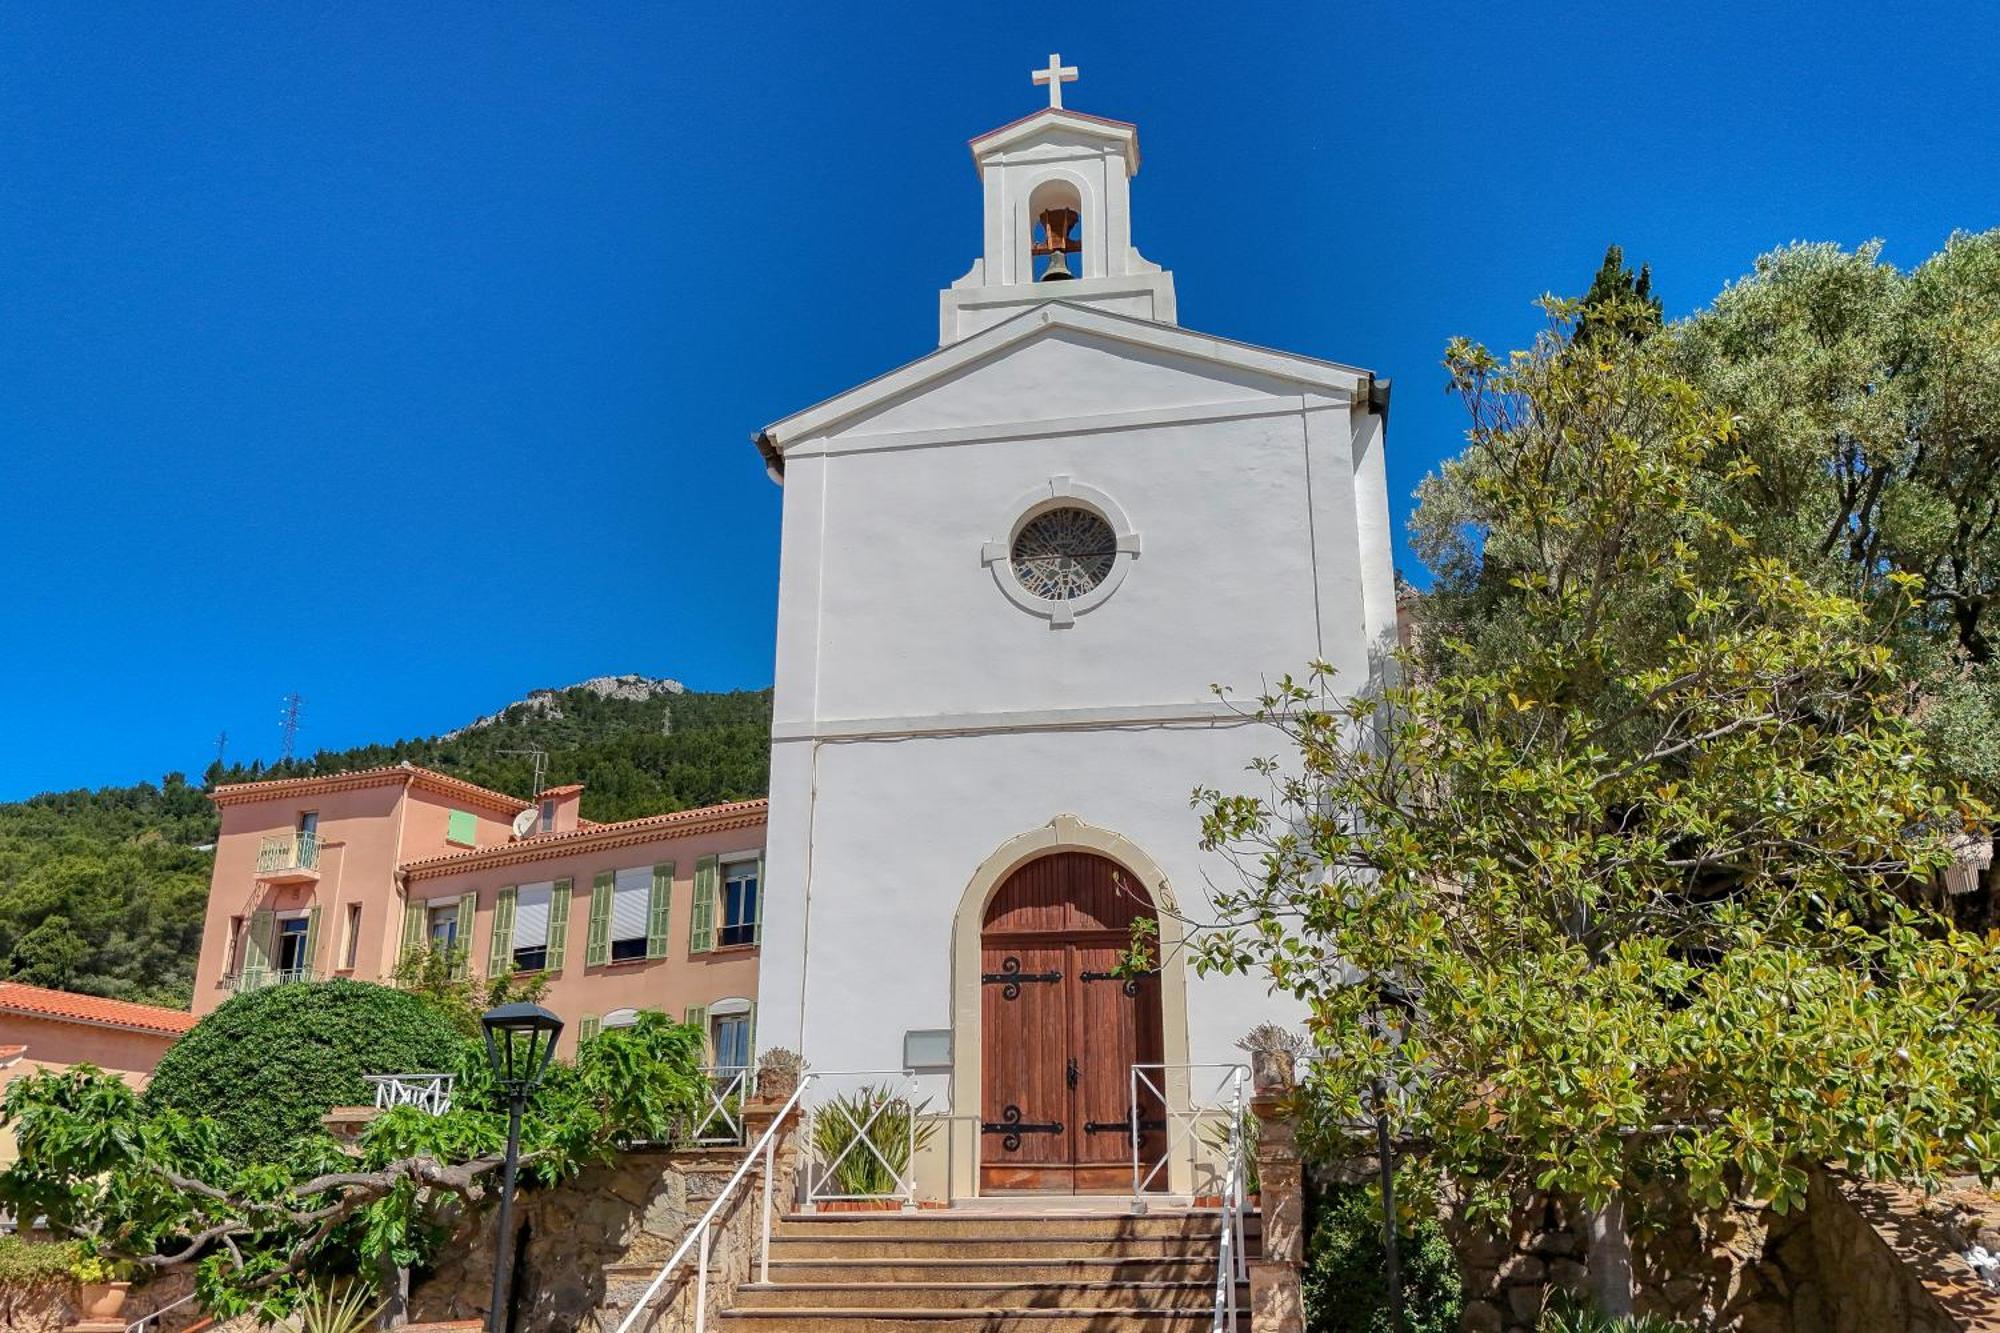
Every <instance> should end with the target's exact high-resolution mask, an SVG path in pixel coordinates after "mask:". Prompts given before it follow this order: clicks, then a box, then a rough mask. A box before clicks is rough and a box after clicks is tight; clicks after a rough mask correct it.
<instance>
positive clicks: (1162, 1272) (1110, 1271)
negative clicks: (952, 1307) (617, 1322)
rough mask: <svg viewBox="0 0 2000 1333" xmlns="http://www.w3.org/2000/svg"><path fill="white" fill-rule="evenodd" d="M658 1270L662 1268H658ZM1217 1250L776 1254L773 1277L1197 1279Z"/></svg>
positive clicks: (1208, 1272)
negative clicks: (1121, 1254) (1057, 1254)
mask: <svg viewBox="0 0 2000 1333" xmlns="http://www.w3.org/2000/svg"><path fill="white" fill-rule="evenodd" d="M655 1271H657V1270H655ZM1214 1276H1215V1256H1214V1255H1213V1254H1206V1255H1192V1256H1187V1257H1179V1258H1137V1259H1133V1258H1126V1259H1060V1258H1058V1259H909V1260H898V1259H776V1258H774V1259H772V1260H771V1280H772V1281H773V1282H869V1281H876V1282H909V1283H914V1284H917V1285H923V1286H929V1285H932V1284H935V1283H951V1282H1198V1281H1201V1280H1203V1279H1204V1278H1210V1279H1212V1278H1213V1277H1214Z"/></svg>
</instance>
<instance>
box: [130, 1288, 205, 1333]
mask: <svg viewBox="0 0 2000 1333" xmlns="http://www.w3.org/2000/svg"><path fill="white" fill-rule="evenodd" d="M194 1298H195V1293H194V1292H192V1291H191V1292H189V1293H188V1294H187V1295H185V1296H183V1297H181V1298H180V1299H179V1300H177V1301H169V1302H167V1304H165V1305H162V1306H161V1307H160V1308H159V1309H157V1310H155V1311H153V1312H152V1313H151V1314H142V1315H140V1316H139V1317H138V1318H137V1319H134V1320H133V1321H132V1322H131V1323H129V1324H127V1325H125V1333H159V1327H160V1316H161V1315H164V1314H167V1313H169V1312H171V1311H174V1310H178V1309H180V1308H181V1307H182V1306H183V1305H190V1304H193V1302H194Z"/></svg>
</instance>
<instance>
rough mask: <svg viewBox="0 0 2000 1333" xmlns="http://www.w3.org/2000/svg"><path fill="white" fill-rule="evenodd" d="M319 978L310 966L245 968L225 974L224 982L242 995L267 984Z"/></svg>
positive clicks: (293, 982) (295, 982)
mask: <svg viewBox="0 0 2000 1333" xmlns="http://www.w3.org/2000/svg"><path fill="white" fill-rule="evenodd" d="M318 979H319V978H318V977H317V976H315V975H314V973H313V970H312V969H311V968H309V967H266V968H245V969H243V970H242V971H241V972H231V973H230V974H229V975H227V976H225V977H224V978H223V979H222V984H223V985H224V986H225V987H227V988H228V989H229V990H231V991H233V992H235V993H237V994H239V995H240V994H242V993H243V992H244V991H253V990H263V989H264V988H265V987H266V986H290V985H295V984H297V983H299V982H305V981H317V980H318Z"/></svg>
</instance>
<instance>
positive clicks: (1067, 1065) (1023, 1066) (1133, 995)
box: [980, 852, 1165, 1193]
mask: <svg viewBox="0 0 2000 1333" xmlns="http://www.w3.org/2000/svg"><path fill="white" fill-rule="evenodd" d="M1151 914H1152V904H1151V901H1150V900H1149V899H1148V898H1147V897H1146V896H1145V894H1144V891H1143V890H1142V889H1140V888H1139V886H1138V885H1137V884H1136V882H1134V881H1133V880H1132V879H1131V877H1130V876H1129V875H1127V874H1126V873H1125V871H1124V870H1123V869H1122V868H1121V867H1120V866H1118V865H1117V864H1116V863H1115V862H1112V861H1109V860H1106V859H1105V858H1103V857H1100V856H1094V855H1091V854H1089V853H1085V852H1059V853H1055V854H1053V855H1050V856H1046V857H1043V858H1041V859H1039V860H1036V861H1032V862H1030V863H1028V864H1027V865H1025V866H1023V867H1022V868H1021V869H1020V870H1017V871H1016V872H1015V873H1014V874H1013V875H1012V876H1010V877H1009V878H1008V880H1007V882H1006V883H1005V884H1003V885H1002V886H1001V887H1000V890H999V891H998V892H997V893H995V894H994V896H993V901H992V903H991V904H990V905H989V906H988V908H987V912H986V923H985V929H984V931H983V932H982V935H981V950H980V958H981V962H980V966H981V972H982V1003H981V1025H980V1028H981V1049H980V1061H981V1068H982V1080H983V1084H984V1087H983V1089H982V1096H981V1126H980V1128H981V1134H980V1189H981V1191H982V1192H983V1193H1006V1192H1010V1191H1016V1192H1054V1193H1123V1192H1125V1191H1127V1190H1129V1189H1131V1187H1132V1117H1131V1113H1130V1107H1131V1101H1132V1092H1131V1089H1132V1066H1133V1064H1135V1063H1150V1062H1157V1061H1158V1060H1159V1059H1160V1058H1161V1057H1160V1052H1161V1050H1162V1048H1163V1041H1162V1022H1161V1012H1160V992H1159V982H1158V979H1157V978H1156V977H1152V976H1147V977H1141V978H1136V979H1127V978H1123V977H1119V976H1117V975H1115V969H1116V966H1117V962H1118V958H1119V955H1120V954H1121V953H1123V952H1124V951H1125V949H1126V948H1127V947H1128V946H1129V944H1130V941H1131V929H1132V923H1133V922H1134V921H1135V920H1137V919H1139V918H1140V917H1143V916H1150V915H1151ZM1154 1077H1155V1078H1156V1079H1157V1077H1158V1076H1157V1075H1155V1076H1154ZM1141 1101H1142V1105H1141V1108H1140V1111H1141V1115H1140V1120H1141V1125H1140V1132H1141V1140H1140V1154H1141V1157H1142V1158H1143V1159H1145V1160H1147V1161H1150V1160H1151V1158H1152V1157H1154V1156H1157V1155H1158V1152H1159V1143H1158V1140H1159V1139H1160V1138H1161V1134H1162V1131H1163V1130H1164V1128H1165V1124H1164V1115H1163V1112H1162V1110H1161V1108H1160V1107H1159V1106H1158V1104H1157V1099H1154V1098H1152V1097H1150V1096H1142V1099H1141Z"/></svg>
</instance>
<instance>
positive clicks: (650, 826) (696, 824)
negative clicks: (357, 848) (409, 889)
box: [401, 796, 771, 878]
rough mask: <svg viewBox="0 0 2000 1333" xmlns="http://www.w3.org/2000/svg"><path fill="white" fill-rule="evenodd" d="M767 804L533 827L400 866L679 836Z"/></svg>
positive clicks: (758, 814) (534, 856)
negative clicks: (546, 829)
mask: <svg viewBox="0 0 2000 1333" xmlns="http://www.w3.org/2000/svg"><path fill="white" fill-rule="evenodd" d="M770 804H771V803H770V801H768V800H766V799H765V798H763V797H761V796H760V797H758V798H757V799H756V800H754V801H728V802H725V803H723V804H721V805H704V806H701V807H699V808H697V809H693V810H676V811H674V812H673V813H671V814H665V815H647V816H645V817H644V818H641V819H621V820H619V821H617V822H616V823H612V824H592V825H591V826H590V827H588V828H574V829H569V830H566V831H564V832H562V833H537V834H533V835H531V836H529V837H526V838H522V839H521V840H520V841H518V842H503V843H500V844H497V845H496V846H492V847H480V848H476V849H475V850H473V851H469V852H452V853H450V854H449V855H445V856H427V857H424V858H423V859H422V860H419V861H405V862H404V863H403V865H402V867H401V869H402V872H403V873H404V874H406V875H414V876H418V877H422V878H429V877H431V876H435V875H444V874H450V873H452V872H453V871H457V870H469V869H471V868H472V867H474V866H480V865H505V864H507V863H509V862H513V861H540V860H547V859H548V858H550V857H554V856H563V855H567V854H569V853H571V852H582V851H588V850H590V849H591V848H593V847H596V846H599V845H600V844H602V845H607V846H617V845H624V844H625V843H628V842H645V841H651V840H652V837H653V836H657V837H661V838H670V837H677V836H680V835H681V834H682V833H684V832H698V831H700V830H702V829H703V828H704V827H706V826H708V825H712V824H717V825H722V826H724V827H747V826H750V825H753V824H761V823H763V822H764V817H765V814H766V812H767V811H768V810H769V808H770ZM649 835H650V836H649Z"/></svg>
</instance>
